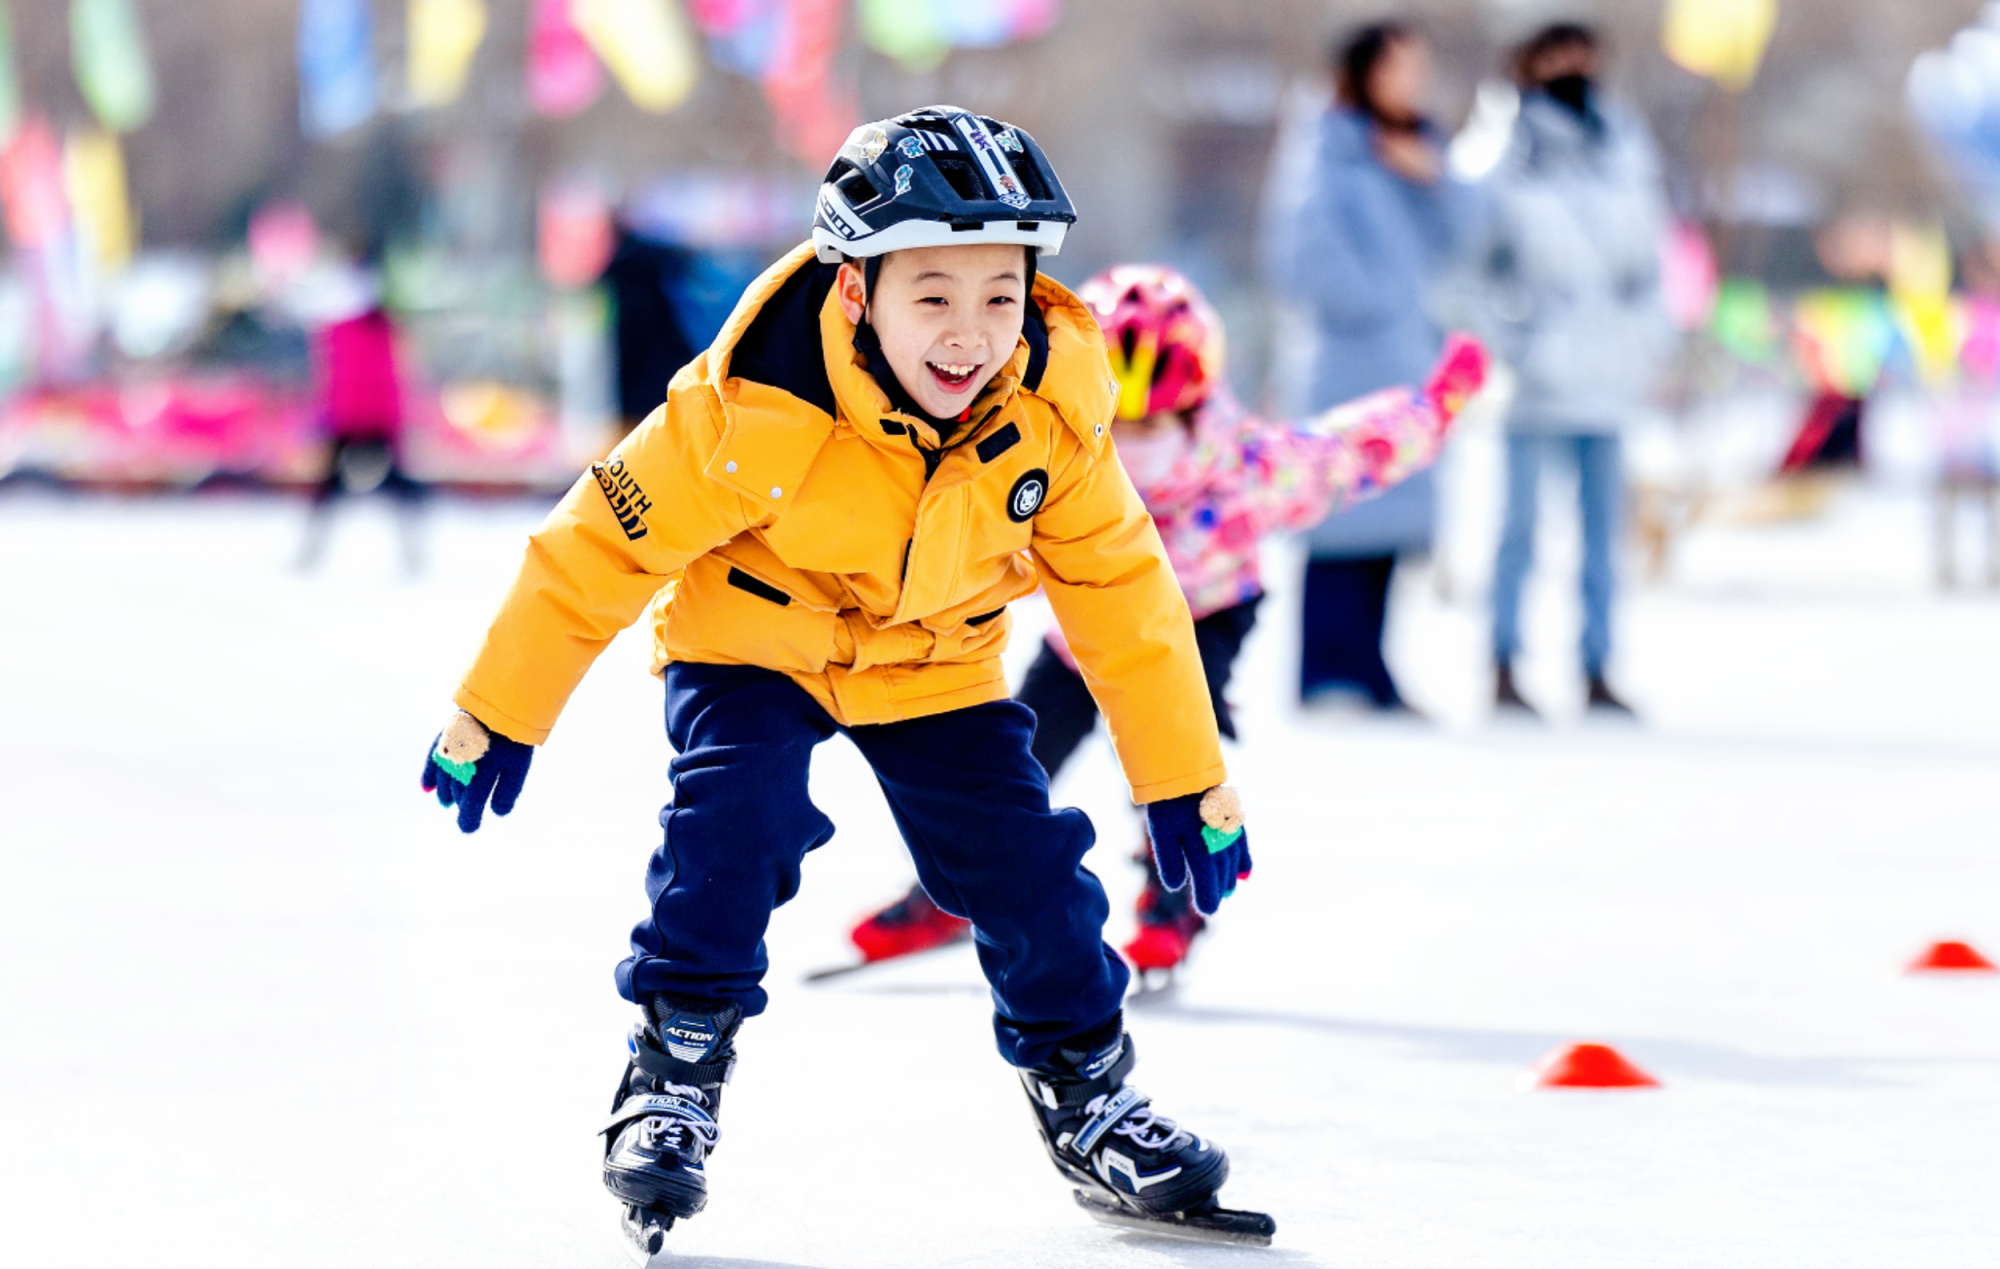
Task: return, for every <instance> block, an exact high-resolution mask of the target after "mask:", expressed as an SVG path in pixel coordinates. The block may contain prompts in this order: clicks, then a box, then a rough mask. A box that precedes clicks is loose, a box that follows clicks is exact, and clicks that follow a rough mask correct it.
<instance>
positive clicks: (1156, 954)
mask: <svg viewBox="0 0 2000 1269" xmlns="http://www.w3.org/2000/svg"><path fill="white" fill-rule="evenodd" d="M1140 862H1142V863H1143V864H1145V866H1146V888H1145V889H1144V890H1141V891H1140V892H1139V905H1138V908H1139V910H1138V916H1139V929H1138V932H1137V933H1135V934H1134V935H1133V936H1132V938H1131V939H1130V940H1129V941H1128V942H1127V943H1126V944H1125V959H1126V960H1127V961H1129V962H1131V965H1132V968H1133V969H1134V970H1135V971H1137V986H1138V990H1139V992H1140V993H1141V994H1148V995H1150V994H1154V993H1158V992H1162V991H1166V990H1167V989H1169V988H1171V987H1172V986H1173V983H1174V976H1175V972H1176V971H1177V970H1178V969H1179V968H1180V966H1181V963H1182V962H1183V961H1185V960H1186V959H1187V954H1188V949H1189V948H1191V947H1193V946H1194V940H1195V936H1196V935H1198V934H1200V933H1201V932H1202V931H1203V930H1204V929H1206V928H1207V927H1208V922H1207V921H1206V920H1205V919H1203V917H1202V915H1201V913H1199V912H1197V911H1195V908H1194V890H1193V889H1192V888H1191V887H1186V888H1183V889H1181V890H1180V891H1178V892H1176V891H1172V890H1168V889H1167V888H1166V887H1165V886H1163V885H1161V884H1160V872H1159V869H1158V867H1157V866H1155V864H1154V863H1153V852H1152V850H1151V849H1150V848H1148V847H1147V846H1145V845H1144V844H1143V843H1142V844H1141V846H1140Z"/></svg>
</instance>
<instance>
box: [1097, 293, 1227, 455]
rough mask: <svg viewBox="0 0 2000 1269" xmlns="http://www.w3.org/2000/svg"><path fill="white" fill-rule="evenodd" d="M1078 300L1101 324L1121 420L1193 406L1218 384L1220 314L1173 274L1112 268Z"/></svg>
mask: <svg viewBox="0 0 2000 1269" xmlns="http://www.w3.org/2000/svg"><path fill="white" fill-rule="evenodd" d="M1077 297H1078V298H1079V299H1081V300H1082V301H1083V302H1084V303H1085V304H1087V305H1089V307H1090V311H1091V313H1092V315H1094V316H1095V317H1096V318H1097V324H1098V325H1099V326H1101V327H1103V328H1104V344H1105V351H1106V353H1108V354H1109V355H1110V358H1111V375H1112V378H1113V379H1114V380H1115V381H1116V382H1117V384H1118V417H1119V418H1121V419H1143V418H1145V417H1146V416H1147V415H1149V414H1156V413H1159V412H1161V411H1163V410H1190V409H1193V408H1194V407H1195V406H1198V405H1200V404H1201V403H1202V402H1203V401H1205V400H1207V399H1208V395H1209V393H1211V392H1213V391H1214V390H1215V389H1216V386H1217V385H1218V384H1220V383H1221V382H1222V354H1223V343H1222V319H1221V318H1219V317H1217V316H1216V315H1215V310H1214V309H1212V308H1210V307H1209V306H1208V301H1207V300H1206V299H1204V298H1203V297H1202V294H1201V291H1200V290H1199V289H1198V288H1197V287H1196V286H1195V284H1194V283H1192V282H1190V281H1188V280H1187V278H1186V277H1185V276H1184V275H1182V274H1181V273H1180V272H1179V271H1177V270H1174V269H1170V268H1168V267H1167V266H1165V265H1163V264H1120V265H1113V266H1112V267H1111V268H1109V269H1106V270H1105V271H1104V272H1102V273H1100V274H1098V275H1097V276H1096V277H1094V278H1092V279H1090V281H1088V282H1086V283H1084V284H1083V286H1082V287H1081V288H1080V289H1079V290H1078V291H1077Z"/></svg>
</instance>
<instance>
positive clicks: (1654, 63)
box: [0, 0, 2000, 712]
mask: <svg viewBox="0 0 2000 1269" xmlns="http://www.w3.org/2000/svg"><path fill="white" fill-rule="evenodd" d="M933 101H949V102H953V103H957V104H962V105H965V106H969V107H972V108H974V109H977V110H980V111H982V112H984V113H987V114H990V115H993V116H996V117H999V118H1002V119H1006V120H1009V121H1011V122H1014V123H1018V124H1020V125H1022V126H1024V127H1026V128H1027V129H1028V130H1029V131H1030V132H1032V133H1033V134H1034V135H1035V136H1036V137H1037V138H1038V139H1039V140H1040V141H1041V143H1042V144H1043V146H1044V147H1045V149H1046V150H1047V152H1048V153H1049V154H1050V155H1051V156H1052V158H1053V159H1054V161H1055V162H1056V164H1057V166H1058V168H1059V170H1060V171H1061V173H1062V174H1063V177H1064V179H1065V181H1066V183H1067V185H1068V188H1069V192H1070V194H1071V195H1072V197H1073V198H1074V200H1075V202H1076V204H1077V205H1078V207H1079V209H1080V211H1081V214H1082V220H1081V223H1080V224H1079V225H1078V227H1077V230H1076V232H1075V233H1074V234H1073V235H1072V236H1071V238H1070V240H1069V245H1068V246H1067V248H1066V249H1065V251H1064V253H1063V255H1062V256H1061V258H1060V259H1056V260H1052V261H1049V262H1047V265H1046V267H1047V268H1048V270H1049V272H1051V273H1052V274H1054V275H1055V276H1056V277H1058V278H1060V279H1062V280H1064V281H1067V282H1070V283H1072V284H1074V283H1076V282H1079V281H1081V280H1082V279H1083V278H1085V277H1087V276H1089V275H1090V274H1091V273H1092V272H1094V271H1096V270H1098V269H1100V268H1103V267H1105V266H1107V265H1110V264H1112V263H1115V262H1119V261H1128V260H1154V261H1159V262H1163V263H1168V264H1171V265H1174V266H1176V267H1178V268H1179V269H1181V270H1182V271H1184V272H1185V273H1186V274H1187V275H1188V276H1190V277H1191V278H1193V279H1194V280H1195V281H1196V282H1197V283H1198V284H1199V285H1200V286H1201V287H1202V289H1203V290H1204V291H1205V292H1206V293H1207V294H1208V296H1209V297H1210V298H1211V299H1212V300H1213V302H1214V303H1215V305H1216V307H1217V308H1218V309H1219V310H1220V312H1221V314H1222V317H1223V319H1224V322H1225V325H1226V327H1227V329H1228V331H1229V336H1230V346H1231V356H1230V361H1229V371H1230V375H1231V377H1232V379H1233V381H1234V386H1235V388H1236V390H1237V392H1238V394H1239V395H1240V396H1242V397H1243V398H1244V399H1245V400H1246V401H1249V402H1252V403H1256V404H1257V405H1259V406H1260V407H1262V408H1264V409H1268V410H1269V411H1271V412H1272V413H1274V414H1277V415H1280V416H1284V417H1297V416H1299V415H1301V414H1303V413H1305V412H1307V411H1312V410H1317V409H1320V408H1324V407H1326V406H1328V405H1331V404H1334V403H1336V402H1337V401H1340V400H1343V399H1346V398H1350V397H1353V396H1356V395H1359V394H1361V393H1363V392H1367V391H1370V390H1373V389H1375V388H1378V387H1382V386H1385V385H1388V384H1392V383H1413V382H1420V381H1421V378H1422V375H1423V372H1424V369H1425V367H1426V366H1427V365H1428V364H1429V362H1430V359H1431V358H1432V357H1433V356H1434V355H1435V353H1436V351H1437V347H1438V345H1439V342H1440V340H1441V338H1442V334H1443V332H1444V331H1446V330H1447V329H1451V328H1461V327H1462V328H1470V329H1474V330H1477V331H1478V332H1479V333H1480V334H1481V335H1482V336H1483V337H1484V338H1486V339H1487V341H1488V342H1489V343H1490V344H1491V345H1492V346H1493V348H1494V350H1495V352H1496V353H1497V354H1498V355H1499V357H1500V358H1501V360H1502V362H1503V365H1504V369H1503V371H1502V373H1501V374H1500V375H1499V382H1498V383H1497V384H1496V385H1495V388H1494V390H1493V391H1492V392H1491V393H1489V394H1488V398H1487V400H1486V401H1485V402H1484V403H1483V404H1484V406H1485V413H1484V418H1483V421H1482V418H1481V417H1480V412H1479V411H1475V416H1474V417H1473V418H1472V419H1469V420H1468V421H1467V424H1466V427H1467V428H1470V429H1477V428H1479V427H1481V426H1484V427H1487V428H1490V429H1491V430H1493V431H1494V432H1495V433H1497V434H1498V435H1499V436H1501V437H1502V438H1503V444H1502V446H1501V449H1500V452H1501V453H1502V456H1503V457H1502V459H1501V461H1500V462H1499V463H1498V464H1497V465H1496V467H1495V470H1494V480H1495V483H1497V484H1498V485H1499V489H1498V490H1497V492H1495V494H1494V498H1495V500H1496V502H1497V504H1498V505H1499V507H1500V508H1501V510H1500V513H1499V515H1498V517H1497V518H1498V522H1499V527H1498V533H1497V539H1496V541H1497V545H1496V548H1495V550H1494V551H1493V552H1492V553H1491V555H1490V557H1489V558H1488V559H1487V560H1486V562H1485V563H1484V565H1483V567H1484V568H1487V569H1490V578H1491V596H1492V618H1491V634H1492V652H1493V657H1494V668H1495V670H1496V682H1495V684H1494V698H1495V703H1496V705H1498V706H1500V707H1502V708H1508V709H1516V710H1521V711H1524V712H1525V711H1531V710H1532V708H1533V707H1532V705H1531V704H1530V702H1529V701H1527V700H1526V699H1525V698H1523V697H1522V695H1521V693H1520V692H1519V691H1518V689H1517V688H1516V687H1515V686H1514V685H1513V683H1512V681H1511V678H1510V674H1509V667H1510V664H1511V662H1512V660H1513V658H1514V657H1515V655H1516V653H1517V652H1518V650H1519V644H1520V629H1519V626H1520V621H1519V615H1518V608H1519V595H1520V590H1521V585H1522V579H1523V578H1524V577H1525V576H1526V574H1527V573H1528V571H1529V570H1530V569H1531V567H1532V564H1533V555H1534V543H1535V525H1536V523H1537V513H1538V510H1539V509H1540V508H1539V507H1538V491H1539V489H1540V488H1541V483H1542V482H1541V475H1542V473H1543V471H1544V469H1561V470H1564V471H1570V472H1574V481H1575V488H1576V496H1575V506H1576V513H1577V520H1578V523H1579V524H1580V533H1581V540H1582V544H1583V545H1582V550H1581V552H1580V562H1581V572H1582V578H1581V586H1582V595H1583V612H1584V620H1583V622H1582V626H1583V637H1582V646H1581V648H1580V650H1579V652H1580V657H1579V661H1580V664H1579V668H1580V670H1581V673H1582V676H1583V678H1584V679H1585V681H1586V682H1587V685H1588V700H1589V702H1590V703H1591V704H1592V705H1594V706H1599V707H1602V708H1603V709H1606V710H1609V711H1613V712H1617V711H1621V710H1622V709H1623V708H1624V706H1623V703H1622V702H1621V701H1620V699H1619V698H1618V696H1617V695H1616V693H1615V692H1614V690H1613V688H1612V685H1611V684H1610V682H1609V681H1608V680H1607V677H1606V674H1607V664H1608V662H1609V659H1610V657H1611V654H1612V639H1611V610H1612V603H1613V594H1614V591H1615V582H1614V577H1615V575H1616V574H1617V571H1618V570H1617V561H1618V560H1619V558H1620V551H1621V549H1622V547H1623V546H1625V545H1628V544H1629V545H1630V546H1631V547H1632V548H1634V549H1633V551H1632V554H1631V556H1630V559H1631V560H1632V561H1633V562H1634V563H1635V564H1636V566H1637V569H1638V571H1640V572H1651V573H1655V574H1657V573H1660V572H1662V571H1665V570H1667V569H1669V568H1670V567H1671V563H1672V551H1673V544H1674V541H1675V539H1676V537H1677V536H1678V535H1679V534H1681V533H1683V532H1684V531H1685V530H1686V529H1688V528H1689V527H1690V526H1691V525H1694V524H1696V523H1699V522H1702V521H1704V520H1715V519H1718V518H1731V519H1735V520H1739V521H1757V520H1783V519H1786V518H1791V517H1799V516H1809V515H1812V514H1814V513H1815V512H1817V511H1818V510H1820V509H1821V508H1823V507H1824V506H1825V505H1826V504H1827V501H1828V499H1830V498H1832V497H1833V496H1835V494H1836V493H1837V491H1838V490H1839V489H1840V488H1841V487H1842V485H1841V482H1843V481H1851V480H1854V479H1856V478H1857V474H1859V475H1863V476H1867V477H1871V478H1874V479H1878V480H1885V481H1891V482H1900V483H1902V484H1904V485H1906V486H1909V485H1920V486H1921V487H1923V488H1924V489H1925V490H1926V491H1928V493H1929V494H1930V496H1931V497H1932V498H1933V499H1934V501H1933V503H1932V504H1931V505H1932V506H1933V508H1934V517H1935V518H1934V532H1933V533H1932V541H1933V544H1934V545H1933V555H1932V558H1931V559H1930V560H1928V561H1916V562H1913V566H1914V567H1921V568H1928V569H1930V570H1931V571H1932V572H1933V574H1934V575H1935V576H1936V578H1937V579H1938V581H1939V582H1940V583H1941V584H1943V585H1947V586H1949V585H1958V584H1985V585H2000V501H1996V498H1997V497H2000V495H1996V434H1997V433H1996V420H2000V235H1996V233H1995V229H1996V227H2000V6H1995V7H1992V8H1990V9H1989V8H1986V7H1982V5H1981V4H1980V3H1977V2H1976V0H1925V2H1924V3H1911V2H1910V0H1598V2H1597V3H1583V2H1581V0H1578V2H1572V3H1544V2H1543V0H1408V2H1407V3H1402V4H1396V5H1393V6H1390V5H1382V4H1370V3H1345V2H1341V0H1335V2H1332V3H1329V2H1328V0H1254V2H1249V3H1240V4H1228V5H1218V4H1202V3H1193V2H1192V0H1067V2H1065V0H33V2H32V3H31V2H29V0H0V203H4V230H5V236H6V241H7V245H8V251H7V256H6V260H5V263H4V267H0V490H4V489H5V488H6V487H8V486H16V487H20V486H45V485H48V484H51V483H53V484H60V485H63V486H74V487H86V488H92V489H116V490H133V491H173V492H182V491H188V492H192V491H199V490H205V489H212V488H216V487H218V486H222V487H229V488H241V487H244V486H250V487H256V488H270V489H276V490H285V491H290V492H292V493H295V494H298V495H302V496H304V497H306V498H308V499H309V500H310V501H311V504H312V505H313V507H314V508H315V509H316V510H315V513H314V515H313V516H312V517H311V518H310V522H309V528H308V531H307V532H306V534H305V538H304V541H303V544H302V546H301V548H300V554H299V561H298V562H299V563H300V564H301V565H302V566H309V565H310V564H311V563H312V562H313V561H314V559H315V558H316V556H317V554H318V552H319V551H320V549H321V547H322V545H323V542H324V534H325V529H326V523H327V521H326V513H327V512H328V511H329V510H330V508H331V507H332V505H333V503H334V501H335V500H336V499H337V498H338V496H339V495H340V494H342V493H349V492H366V491H382V492H385V493H388V494H390V495H393V496H395V497H396V499H397V501H398V505H399V506H400V507H401V508H402V509H403V510H404V511H405V513H406V519H407V524H408V536H407V537H406V547H407V550H408V560H407V562H408V563H409V565H410V566H411V567H412V568H413V569H414V568H418V567H420V566H421V563H422V555H421V528H420V523H421V522H420V508H421V505H422V503H423V501H424V499H425V498H426V496H427V495H428V493H429V492H430V491H432V490H437V489H441V488H449V489H454V490H458V491H461V492H464V493H467V494H473V493H477V494H482V495H484V494H494V493H511V494H530V495H535V496H546V495H547V494H548V493H549V492H550V491H555V490H560V489H562V488H564V487H566V486H567V485H568V483H569V482H570V481H571V480H572V479H573V478H574V477H575V474H576V473H577V472H578V471H579V470H580V469H581V468H582V466H583V465H584V464H587V463H588V462H590V461H591V460H593V459H594V458H596V457H598V456H599V455H601V454H602V453H603V452H605V450H606V449H608V447H609V446H610V445H611V444H613V443H615V441H616V439H617V437H618V436H619V435H621V434H622V430H623V429H624V428H628V427H630V426H631V425H632V424H633V423H635V422H636V421H637V420H638V418H640V417H642V416H643V415H644V414H645V413H646V412H647V410H648V409H649V408H650V407H651V405H652V404H654V403H657V402H658V401H659V400H660V399H661V398H662V396H663V394H664V385H665V383H666V380H667V378H668V377H669V376H670V375H671V374H672V372H673V371H674V370H675V369H676V368H678V366H679V364H680V363H681V362H682V361H684V360H685V359H686V358H687V357H688V356H690V355H691V354H692V351H693V350H695V349H697V348H699V347H701V346H702V345H703V344H705V343H706V342H707V340H708V339H709V338H710V337H711V336H712V335H713V334H714V333H715V331H716V330H717V329H718V327H719V326H720V324H721V322H722V320H723V319H724V317H725V316H726V314H727V313H728V311H729V309H730V307H731V305H732V304H733V303H734V301H735V298H736V296H737V294H738V293H739V291H740V290H741V288H742V286H743V285H744V283H746V282H747V281H748V280H749V279H750V278H752V277H754V276H755V275H756V273H757V272H758V271H759V270H761V269H762V268H763V267H764V266H765V265H766V264H768V263H769V262H770V261H771V260H772V259H774V258H775V257H776V256H777V255H778V254H779V253H781V252H782V251H784V250H786V249H788V248H789V247H791V246H792V245H794V244H795V243H797V242H798V241H800V240H801V239H802V238H803V237H804V235H805V230H806V227H807V225H808V224H809V220H810V209H811V200H812V196H813V192H814V189H815V186H816V184H817V181H818V178H819V175H820V173H821V171H822V169H823V166H824V164H825V162H826V160H827V158H828V156H829V155H831V154H832V152H833V151H834V149H835V148H836V147H837V146H838V145H839V144H840V142H841V140H842V139H843V138H844V137H845V136H846V135H847V133H848V131H849V129H850V128H852V127H853V126H854V125H855V124H857V123H859V122H861V121H862V120H864V119H871V118H877V117H881V116H885V115H888V114H891V113H894V112H896V111H899V110H903V109H907V108H910V107H912V106H916V105H921V104H925V103H929V102H933ZM1451 464H1452V459H1451V457H1450V455H1447V458H1446V461H1445V464H1444V465H1443V467H1442V468H1441V473H1440V476H1439V478H1438V479H1435V480H1433V479H1428V478H1425V479H1419V480H1416V481H1412V482H1411V483H1410V484H1409V485H1408V486H1406V487H1404V488H1402V489H1399V490H1397V491H1395V492H1394V493H1392V494H1391V495H1390V496H1388V497H1386V498H1384V499H1381V500H1379V501H1377V502H1375V503H1372V504H1367V505H1364V506H1362V507H1360V508H1357V509H1355V510H1353V511H1351V512H1347V513H1343V514H1341V515H1338V516H1335V517H1334V518H1332V519H1329V520H1328V521H1326V522H1324V523H1323V524H1322V525H1320V526H1319V527H1318V528H1317V529H1314V530H1313V531H1312V532H1311V533H1310V535H1309V536H1308V539H1307V541H1308V545H1307V547H1306V551H1305V553H1306V555H1307V556H1308V562H1307V565H1306V574H1305V576H1306V581H1305V587H1304V595H1303V600H1302V624H1303V643H1302V645H1301V665H1300V678H1299V684H1298V689H1299V693H1300V695H1301V697H1303V698H1314V697H1318V696H1320V695H1322V694H1329V693H1330V694H1334V695H1340V696H1347V697H1354V698H1357V699H1359V700H1360V701H1361V702H1363V703H1364V704H1365V705H1367V706H1370V707H1374V708H1379V709H1382V710H1386V711H1398V710H1405V709H1407V708H1408V706H1407V704H1406V703H1405V702H1404V701H1403V699H1402V696H1401V693H1400V691H1399V689H1398V687H1397V684H1396V683H1395V681H1394V679H1393V677H1392V676H1391V675H1390V673H1389V670H1388V667H1387V666H1386V665H1385V663H1384V661H1383V658H1382V655H1381V651H1380V645H1381V638H1382V629H1383V623H1384V620H1385V615H1386V608H1387V606H1388V604H1389V603H1390V597H1391V595H1392V594H1393V593H1394V588H1393V585H1392V579H1393V577H1394V573H1395V569H1396V566H1397V561H1398V560H1400V559H1408V558H1409V557H1410V556H1411V555H1413V554H1419V553H1424V552H1428V551H1431V550H1433V549H1435V547H1436V545H1437V540H1438V535H1439V533H1440V527H1439V526H1440V522H1441V520H1442V521H1444V522H1449V520H1450V518H1451V516H1452V514H1453V507H1452V505H1451V498H1452V495H1451V490H1452V489H1453V488H1454V482H1453V481H1452V480H1451V479H1450V469H1451ZM1460 483H1461V484H1462V482H1460ZM1551 510H1552V511H1553V510H1555V508H1554V507H1553V506H1551ZM1565 514H1567V511H1566V509H1565ZM1628 534H1629V537H1628ZM1961 539H1963V541H1961ZM1438 580H1439V582H1440V584H1441V585H1443V586H1445V587H1450V586H1451V585H1453V584H1454V579H1453V577H1452V575H1451V572H1450V570H1449V569H1440V570H1439V574H1438Z"/></svg>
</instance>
